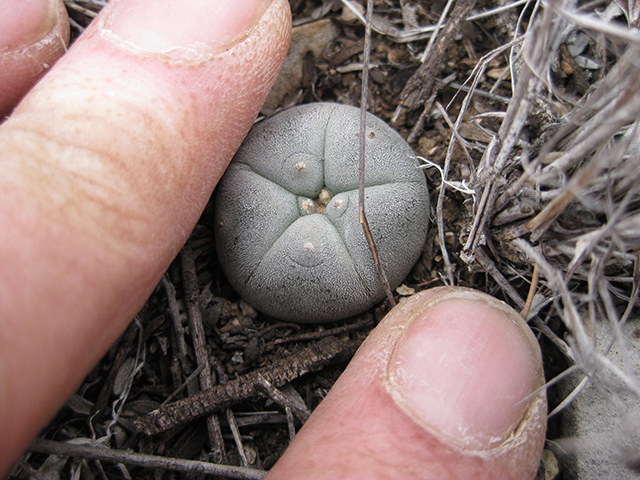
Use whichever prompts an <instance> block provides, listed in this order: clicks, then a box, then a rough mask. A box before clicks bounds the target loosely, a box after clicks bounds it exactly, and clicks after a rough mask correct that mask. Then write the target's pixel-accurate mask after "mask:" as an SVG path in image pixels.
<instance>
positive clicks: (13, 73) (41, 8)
mask: <svg viewBox="0 0 640 480" xmlns="http://www.w3.org/2000/svg"><path fill="white" fill-rule="evenodd" d="M68 43H69V19H68V17H67V11H66V9H65V8H64V3H63V2H62V0H20V1H18V2H15V1H13V2H2V5H1V6H0V119H1V118H2V116H4V115H6V114H7V113H9V112H10V111H11V109H12V108H13V107H14V106H15V104H16V103H18V100H19V99H20V98H21V97H22V96H23V95H24V94H25V93H26V92H27V90H29V89H30V88H31V87H32V86H33V84H34V83H35V82H36V81H37V80H38V78H39V77H40V76H41V75H42V74H43V73H45V72H46V71H47V69H48V68H49V67H50V66H51V65H53V64H54V63H55V61H56V60H57V59H58V57H59V56H60V55H62V54H63V53H64V51H65V49H66V48H67V44H68Z"/></svg>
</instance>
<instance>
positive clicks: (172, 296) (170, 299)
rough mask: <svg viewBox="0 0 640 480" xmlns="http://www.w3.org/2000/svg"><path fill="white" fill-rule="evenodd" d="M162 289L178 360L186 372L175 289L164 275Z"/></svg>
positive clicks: (185, 353)
mask: <svg viewBox="0 0 640 480" xmlns="http://www.w3.org/2000/svg"><path fill="white" fill-rule="evenodd" d="M162 287H163V288H164V291H165V293H166V295H167V309H168V310H169V316H170V317H171V321H172V322H173V329H174V330H175V332H176V341H177V342H178V359H179V360H180V366H181V367H182V371H183V372H186V368H187V344H186V342H185V341H184V327H183V326H182V319H181V318H180V307H179V306H178V301H177V300H176V289H175V288H174V286H173V284H172V283H171V281H170V280H169V277H168V276H167V274H166V273H165V274H164V275H163V276H162Z"/></svg>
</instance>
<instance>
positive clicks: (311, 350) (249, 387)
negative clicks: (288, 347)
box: [134, 337, 358, 435]
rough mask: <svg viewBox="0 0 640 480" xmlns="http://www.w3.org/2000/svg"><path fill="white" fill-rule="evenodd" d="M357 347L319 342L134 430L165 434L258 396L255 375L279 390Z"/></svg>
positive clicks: (139, 422)
mask: <svg viewBox="0 0 640 480" xmlns="http://www.w3.org/2000/svg"><path fill="white" fill-rule="evenodd" d="M357 346H358V345H357V344H356V343H355V342H341V341H340V340H338V339H337V338H335V337H328V338H325V339H322V340H320V341H319V342H318V343H316V344H314V345H310V346H308V347H306V348H305V349H303V350H302V351H300V352H298V354H297V355H291V356H289V357H288V358H283V359H280V360H276V361H274V362H273V363H272V364H271V365H270V366H268V367H264V368H261V369H258V370H255V371H253V372H251V373H248V374H247V375H244V376H243V377H240V378H237V379H234V380H230V381H229V382H227V383H225V384H223V385H216V386H215V387H213V388H211V389H210V390H207V391H203V392H198V393H196V394H195V395H192V396H191V397H188V398H184V399H181V400H177V401H175V402H173V403H169V404H167V405H165V406H164V407H161V408H159V409H157V410H154V411H153V412H151V413H149V414H147V415H145V416H144V417H141V418H138V419H136V420H135V421H134V428H135V429H136V430H137V431H139V432H143V433H145V434H147V435H155V434H157V433H160V432H164V431H166V430H169V429H170V428H173V427H177V426H179V425H182V424H184V423H187V422H190V421H192V420H195V419H196V418H200V417H203V416H205V415H207V414H209V413H212V412H215V411H217V410H220V409H222V408H226V407H229V406H231V405H234V404H236V403H239V402H242V401H244V400H247V399H249V398H253V397H257V396H259V395H260V390H259V389H258V388H257V387H256V381H257V377H258V375H262V376H263V377H264V378H265V379H266V380H268V381H269V383H271V384H272V385H275V386H276V387H281V386H283V385H284V384H286V383H288V382H290V381H292V380H295V379H296V378H298V377H300V376H302V375H304V374H305V373H309V372H315V371H317V370H320V369H322V368H323V367H324V366H325V365H327V364H328V363H330V362H331V361H332V360H334V359H336V358H341V357H343V356H345V355H347V356H348V355H352V354H353V353H354V352H355V350H356V348H357Z"/></svg>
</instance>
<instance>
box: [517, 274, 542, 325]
mask: <svg viewBox="0 0 640 480" xmlns="http://www.w3.org/2000/svg"><path fill="white" fill-rule="evenodd" d="M539 279H540V270H539V269H538V264H537V263H536V264H534V266H533V274H532V275H531V285H530V286H529V293H528V294H527V300H526V302H525V304H524V308H523V309H522V311H521V312H520V315H521V316H522V318H524V319H525V321H526V320H527V315H529V310H531V304H532V303H533V298H534V297H535V296H536V290H537V288H538V280H539Z"/></svg>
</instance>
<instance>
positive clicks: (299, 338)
mask: <svg viewBox="0 0 640 480" xmlns="http://www.w3.org/2000/svg"><path fill="white" fill-rule="evenodd" d="M372 324H373V317H367V318H364V319H362V320H359V321H357V322H355V323H350V324H348V325H343V326H341V327H336V328H330V329H328V330H323V331H321V332H309V333H299V334H297V335H291V336H289V337H284V338H276V339H275V340H274V341H272V342H269V343H268V344H267V345H265V350H270V349H272V348H273V347H275V346H276V345H281V344H283V343H291V342H304V341H310V340H319V339H321V338H326V337H339V336H340V335H342V334H344V333H347V332H351V331H353V330H359V329H361V328H364V327H367V326H369V325H372Z"/></svg>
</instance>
